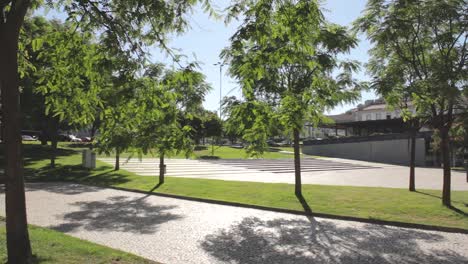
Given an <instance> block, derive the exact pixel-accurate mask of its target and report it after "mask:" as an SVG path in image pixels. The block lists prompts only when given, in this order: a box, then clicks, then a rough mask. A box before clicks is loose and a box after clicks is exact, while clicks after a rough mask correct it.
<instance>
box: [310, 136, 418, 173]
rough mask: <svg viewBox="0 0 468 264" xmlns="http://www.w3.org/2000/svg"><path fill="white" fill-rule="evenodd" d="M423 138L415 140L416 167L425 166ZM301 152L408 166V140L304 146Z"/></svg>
mask: <svg viewBox="0 0 468 264" xmlns="http://www.w3.org/2000/svg"><path fill="white" fill-rule="evenodd" d="M425 148H426V146H425V143H424V138H417V139H416V165H417V166H425V165H426V156H425V155H426V154H425V153H426V149H425ZM302 152H303V153H304V154H308V155H316V156H325V157H335V158H344V159H355V160H365V161H375V162H382V163H392V164H402V165H408V164H409V160H410V145H409V141H408V139H391V140H375V141H362V142H349V143H348V142H339V143H330V144H313V145H307V144H304V145H303V147H302Z"/></svg>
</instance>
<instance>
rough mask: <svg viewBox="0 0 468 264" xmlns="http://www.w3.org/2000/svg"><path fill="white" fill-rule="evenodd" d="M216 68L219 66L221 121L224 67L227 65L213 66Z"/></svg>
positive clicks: (219, 63)
mask: <svg viewBox="0 0 468 264" xmlns="http://www.w3.org/2000/svg"><path fill="white" fill-rule="evenodd" d="M213 65H214V66H218V65H219V119H221V113H222V112H221V111H222V106H221V105H222V101H223V93H222V92H223V66H224V65H226V64H224V63H222V62H217V63H215V64H213Z"/></svg>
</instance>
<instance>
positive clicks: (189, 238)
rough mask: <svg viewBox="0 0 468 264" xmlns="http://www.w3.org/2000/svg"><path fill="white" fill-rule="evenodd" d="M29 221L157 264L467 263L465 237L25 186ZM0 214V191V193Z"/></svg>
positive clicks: (66, 186) (0, 202)
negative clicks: (158, 263)
mask: <svg viewBox="0 0 468 264" xmlns="http://www.w3.org/2000/svg"><path fill="white" fill-rule="evenodd" d="M26 198H27V208H28V219H29V222H30V223H31V224H35V225H39V226H43V227H48V228H53V229H55V230H59V231H62V232H65V233H67V234H69V235H72V236H75V237H78V238H82V239H86V240H89V241H93V242H95V243H99V244H103V245H106V246H109V247H112V248H116V249H120V250H123V251H127V252H131V253H134V254H136V255H140V256H142V257H146V258H148V259H152V260H156V261H159V262H162V263H173V264H179V263H181V264H182V263H183V264H187V263H197V264H202V263H267V264H273V263H291V264H292V263H294V264H305V263H347V264H348V263H349V264H351V263H356V264H366V263H376V264H390V263H395V264H397V263H398V264H399V263H414V264H416V263H431V264H435V263H441V264H449V263H450V264H458V263H459V264H462V263H468V235H464V234H455V233H444V232H434V231H421V230H415V229H406V228H397V227H389V226H381V225H373V224H365V223H358V222H352V221H338V220H328V219H321V218H312V217H305V216H297V215H290V214H284V213H274V212H268V211H261V210H255V209H247V208H236V207H230V206H223V205H214V204H206V203H199V202H193V201H185V200H180V199H172V198H164V197H157V196H145V195H143V194H137V193H131V192H124V191H117V190H112V189H103V188H97V187H90V186H84V185H78V184H70V183H36V184H27V194H26ZM0 207H1V211H0V212H2V213H3V214H4V210H5V209H4V194H3V192H2V193H1V194H0Z"/></svg>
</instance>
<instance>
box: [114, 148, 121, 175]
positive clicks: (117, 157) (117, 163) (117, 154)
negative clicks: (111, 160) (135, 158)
mask: <svg viewBox="0 0 468 264" xmlns="http://www.w3.org/2000/svg"><path fill="white" fill-rule="evenodd" d="M114 170H116V171H118V170H120V150H119V149H118V148H116V149H115V166H114Z"/></svg>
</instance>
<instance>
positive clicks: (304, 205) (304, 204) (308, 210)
mask: <svg viewBox="0 0 468 264" xmlns="http://www.w3.org/2000/svg"><path fill="white" fill-rule="evenodd" d="M296 197H297V199H298V200H299V202H300V203H301V205H302V208H303V209H304V212H306V213H308V214H311V213H312V208H310V206H309V204H308V203H307V201H306V200H305V198H304V196H302V194H296Z"/></svg>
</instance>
